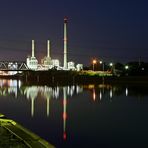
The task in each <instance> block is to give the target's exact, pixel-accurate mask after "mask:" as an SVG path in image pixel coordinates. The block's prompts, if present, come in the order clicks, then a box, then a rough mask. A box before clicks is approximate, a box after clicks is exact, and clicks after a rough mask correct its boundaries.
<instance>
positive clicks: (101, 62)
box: [100, 61, 104, 71]
mask: <svg viewBox="0 0 148 148" xmlns="http://www.w3.org/2000/svg"><path fill="white" fill-rule="evenodd" d="M100 64H102V71H104V62H103V61H100Z"/></svg>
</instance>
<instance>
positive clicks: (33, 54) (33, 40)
mask: <svg viewBox="0 0 148 148" xmlns="http://www.w3.org/2000/svg"><path fill="white" fill-rule="evenodd" d="M32 57H34V40H32Z"/></svg>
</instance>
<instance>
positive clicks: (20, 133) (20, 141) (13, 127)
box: [0, 114, 54, 148]
mask: <svg viewBox="0 0 148 148" xmlns="http://www.w3.org/2000/svg"><path fill="white" fill-rule="evenodd" d="M0 129H1V132H2V133H1V135H0V139H2V140H0V147H1V146H2V147H6V146H15V147H20V148H54V146H53V145H51V144H50V143H48V142H47V141H45V140H44V139H42V138H41V137H39V136H37V135H36V134H34V133H32V132H31V131H29V130H28V129H26V128H24V127H23V126H21V125H20V124H18V123H17V122H15V121H13V120H11V119H7V118H5V116H4V115H2V114H0Z"/></svg>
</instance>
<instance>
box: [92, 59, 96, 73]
mask: <svg viewBox="0 0 148 148" xmlns="http://www.w3.org/2000/svg"><path fill="white" fill-rule="evenodd" d="M92 63H93V71H94V69H95V64H96V63H97V60H95V59H94V60H93V62H92Z"/></svg>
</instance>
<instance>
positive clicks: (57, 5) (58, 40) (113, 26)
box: [0, 0, 148, 65]
mask: <svg viewBox="0 0 148 148" xmlns="http://www.w3.org/2000/svg"><path fill="white" fill-rule="evenodd" d="M147 6H148V1H147V0H73V1H72V0H1V2H0V51H1V54H0V60H25V59H26V57H27V56H28V55H30V54H31V40H32V39H34V40H35V41H36V56H37V58H38V59H41V58H42V57H44V56H45V55H46V40H47V39H50V40H51V47H52V58H59V59H60V60H61V62H62V60H63V18H64V16H67V17H68V19H69V22H68V51H69V60H73V61H75V62H78V63H84V64H85V65H86V64H89V63H90V62H91V59H92V58H93V57H94V58H95V57H96V58H98V59H102V60H104V61H106V62H110V61H112V62H117V61H119V62H127V61H135V60H138V59H139V58H141V59H142V60H144V61H147V62H148V8H147Z"/></svg>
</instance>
